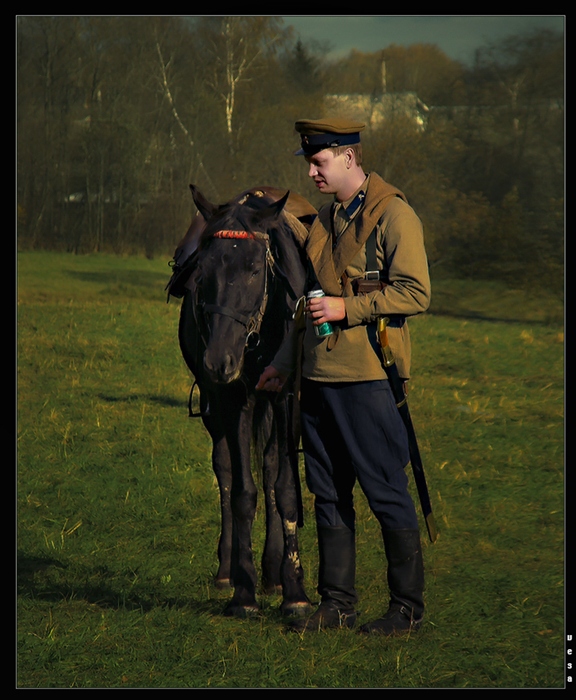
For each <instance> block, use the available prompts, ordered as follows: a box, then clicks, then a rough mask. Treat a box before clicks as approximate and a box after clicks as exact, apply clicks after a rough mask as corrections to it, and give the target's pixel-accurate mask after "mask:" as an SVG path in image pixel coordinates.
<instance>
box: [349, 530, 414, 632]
mask: <svg viewBox="0 0 576 700" xmlns="http://www.w3.org/2000/svg"><path fill="white" fill-rule="evenodd" d="M383 537H384V550H385V552H386V558H387V560H388V586H389V588H390V606H389V608H388V611H387V612H386V613H385V615H384V616H383V617H381V618H379V619H377V620H374V621H373V622H368V623H366V624H365V625H362V627H360V630H359V631H360V632H361V633H363V634H381V635H385V636H392V635H398V634H406V633H407V632H416V631H417V630H419V629H420V627H421V626H422V620H423V617H424V563H423V559H422V547H421V544H420V533H419V531H418V530H384V531H383Z"/></svg>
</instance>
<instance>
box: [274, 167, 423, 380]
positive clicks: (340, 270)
mask: <svg viewBox="0 0 576 700" xmlns="http://www.w3.org/2000/svg"><path fill="white" fill-rule="evenodd" d="M361 189H363V190H364V191H365V194H366V196H365V199H364V203H363V205H362V206H361V207H360V209H359V210H357V211H356V212H355V213H353V215H352V217H351V218H350V219H349V220H347V221H344V222H342V221H341V220H340V221H339V224H338V225H339V228H343V231H342V232H341V233H340V235H339V236H338V238H337V243H336V245H335V247H334V249H333V239H332V233H331V230H332V213H333V207H332V205H327V206H325V207H323V208H322V209H321V210H320V212H319V215H318V218H317V219H316V220H315V222H314V224H313V225H312V227H311V228H310V231H309V232H307V231H306V230H305V229H304V228H303V227H302V228H299V229H298V231H295V232H296V233H297V235H298V236H299V237H301V243H302V245H303V246H304V248H305V250H306V253H307V255H308V258H309V260H310V262H311V264H312V267H313V268H314V271H315V273H316V277H317V279H318V282H319V283H320V285H321V287H322V289H323V290H324V291H325V293H326V295H327V296H343V297H344V303H345V306H346V319H345V321H342V322H340V323H339V324H336V325H338V329H337V334H336V337H332V339H331V340H329V338H318V337H317V336H316V335H315V333H314V328H313V325H312V323H311V321H310V320H309V319H306V320H303V321H302V322H301V323H300V324H296V325H295V329H294V332H293V333H292V334H291V336H290V338H289V339H288V341H287V343H286V344H285V345H284V346H283V347H282V348H281V349H280V351H279V353H278V355H277V356H276V357H275V359H274V361H273V362H272V364H273V366H274V367H275V368H276V369H277V370H278V371H279V372H280V373H281V374H289V373H290V372H291V371H293V370H294V368H295V362H296V354H297V350H296V348H297V347H298V342H297V334H298V329H299V328H300V329H301V328H302V325H304V323H305V329H304V339H303V358H302V376H304V377H306V378H308V379H314V380H316V381H325V382H358V381H369V380H375V379H386V372H385V371H384V369H383V367H382V361H381V355H380V351H379V348H378V345H377V341H376V323H375V321H376V320H377V319H378V317H380V316H388V315H392V316H399V317H402V318H405V317H407V316H414V315H416V314H419V313H422V312H423V311H426V309H427V308H428V306H429V304H430V277H429V272H428V261H427V257H426V251H425V248H424V237H423V231H422V224H421V222H420V219H419V218H418V216H417V215H416V213H415V212H414V210H413V209H412V208H411V207H410V206H409V204H408V203H407V201H406V199H405V197H404V195H403V194H402V192H400V190H397V189H396V188H394V187H393V186H391V185H389V184H388V183H386V182H385V181H384V180H382V178H380V177H379V176H378V175H377V174H376V173H371V174H370V175H369V176H368V178H367V180H366V182H365V183H364V185H363V187H362V188H361ZM353 198H354V197H352V198H351V199H353ZM344 205H346V203H344ZM342 216H343V218H344V219H347V217H346V215H345V213H344V212H339V213H338V217H339V218H341V217H342ZM373 230H376V258H377V262H378V268H379V269H381V270H383V271H384V273H385V277H386V279H387V280H388V286H386V287H385V288H384V289H383V290H382V291H373V292H370V293H368V294H367V295H366V296H355V295H354V292H353V289H352V284H351V282H352V280H354V279H355V278H358V277H362V276H363V274H364V272H365V271H366V245H365V243H366V240H367V239H368V237H369V236H370V234H371V233H372V231H373ZM344 273H345V275H346V276H347V277H348V281H346V279H345V278H344V279H343V277H342V276H343V274H344ZM397 325H398V327H390V328H388V340H389V343H390V347H391V349H392V352H393V353H394V356H395V357H396V364H397V366H398V371H399V373H400V376H401V377H403V378H406V379H407V378H409V376H410V355H411V353H410V334H409V330H408V323H407V322H404V323H403V324H397Z"/></svg>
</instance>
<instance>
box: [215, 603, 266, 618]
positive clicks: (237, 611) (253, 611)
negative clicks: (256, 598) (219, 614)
mask: <svg viewBox="0 0 576 700" xmlns="http://www.w3.org/2000/svg"><path fill="white" fill-rule="evenodd" d="M259 612H260V608H259V607H258V605H256V604H253V605H237V604H233V603H230V604H228V605H227V606H226V607H225V608H224V612H223V615H224V617H238V618H240V619H243V620H244V619H246V618H247V617H254V616H255V615H258V614H259Z"/></svg>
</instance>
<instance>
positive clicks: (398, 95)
mask: <svg viewBox="0 0 576 700" xmlns="http://www.w3.org/2000/svg"><path fill="white" fill-rule="evenodd" d="M380 75H381V83H380V92H379V94H378V93H375V94H371V95H365V94H361V93H352V94H348V95H326V96H325V98H324V104H325V106H326V111H327V112H329V113H330V114H334V115H336V116H342V117H347V118H349V119H358V120H359V121H362V122H364V123H365V124H366V125H367V126H368V127H373V128H376V127H379V126H381V125H382V124H383V123H384V122H386V121H389V120H391V119H393V118H394V117H398V116H400V117H405V118H408V119H409V120H410V121H412V123H413V124H414V127H415V128H416V129H417V130H418V131H424V129H425V128H426V124H427V121H428V114H429V112H430V108H429V107H428V106H427V105H425V104H424V102H422V100H421V99H420V98H419V97H418V95H417V94H416V93H415V92H388V90H387V84H386V62H385V61H382V64H381V69H380Z"/></svg>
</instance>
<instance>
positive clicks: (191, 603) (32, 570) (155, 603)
mask: <svg viewBox="0 0 576 700" xmlns="http://www.w3.org/2000/svg"><path fill="white" fill-rule="evenodd" d="M52 569H60V570H66V569H68V566H67V565H66V564H64V563H62V562H61V561H59V560H58V559H54V558H51V557H39V556H34V555H29V554H26V553H25V552H21V551H19V552H18V554H17V594H18V597H20V598H32V599H35V600H39V601H46V602H62V601H65V600H68V601H72V600H83V601H85V602H87V603H90V604H91V605H97V606H98V607H101V608H109V609H112V610H141V611H143V612H149V611H150V610H153V609H155V608H186V609H193V610H194V611H195V612H196V613H207V614H209V615H220V614H221V612H222V605H223V604H222V600H210V601H203V602H199V601H195V600H193V599H191V598H177V597H176V598H175V597H166V596H162V595H157V594H155V593H154V592H151V594H150V595H149V596H140V595H138V594H136V593H134V592H131V593H129V594H128V595H127V594H126V593H125V592H124V591H123V590H116V589H115V588H114V586H113V585H112V584H111V583H110V584H107V583H106V581H104V582H102V583H100V584H96V585H94V584H89V583H81V582H80V581H78V582H74V583H68V582H67V581H65V580H62V578H61V575H60V576H56V577H55V579H60V580H58V581H56V580H51V577H50V574H51V570H52ZM78 574H79V572H78V571H77V570H76V571H75V573H74V574H71V577H74V578H76V579H80V578H84V579H88V578H93V577H95V576H99V577H101V578H106V575H107V574H108V576H109V577H110V578H112V577H113V573H111V572H110V573H109V572H107V571H103V570H102V567H96V568H95V569H85V571H84V572H80V574H81V576H79V575H78Z"/></svg>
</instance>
